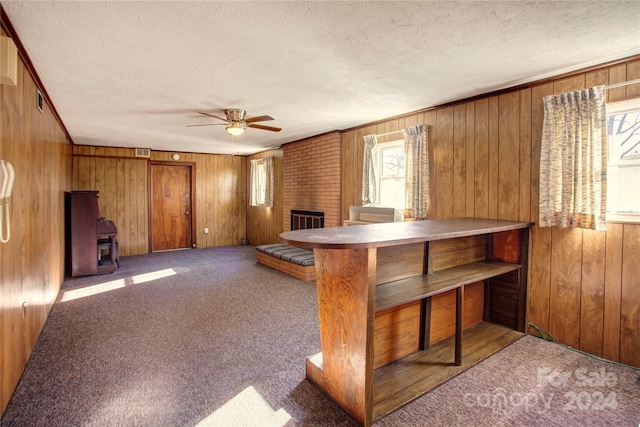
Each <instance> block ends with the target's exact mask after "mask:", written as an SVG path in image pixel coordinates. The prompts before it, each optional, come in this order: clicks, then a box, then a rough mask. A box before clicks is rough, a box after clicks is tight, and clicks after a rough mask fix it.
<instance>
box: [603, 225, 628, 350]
mask: <svg viewBox="0 0 640 427" xmlns="http://www.w3.org/2000/svg"><path fill="white" fill-rule="evenodd" d="M623 229H624V226H623V225H622V224H607V236H606V251H607V252H606V255H605V266H606V270H605V289H604V313H603V323H604V326H603V343H602V357H604V358H605V359H610V360H615V361H619V360H620V308H621V304H622V245H623V243H624V237H623Z"/></svg>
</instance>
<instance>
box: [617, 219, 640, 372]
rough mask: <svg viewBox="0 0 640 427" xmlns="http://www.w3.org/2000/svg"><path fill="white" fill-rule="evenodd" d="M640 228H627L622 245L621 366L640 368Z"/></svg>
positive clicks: (626, 226)
mask: <svg viewBox="0 0 640 427" xmlns="http://www.w3.org/2000/svg"><path fill="white" fill-rule="evenodd" d="M639 267H640V225H631V224H625V225H624V231H623V243H622V289H621V300H622V304H621V307H620V311H621V313H622V316H621V318H620V362H622V363H626V364H629V365H632V366H640V303H639V301H640V274H638V272H639V271H640V268H639Z"/></svg>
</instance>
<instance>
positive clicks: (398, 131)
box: [375, 129, 404, 137]
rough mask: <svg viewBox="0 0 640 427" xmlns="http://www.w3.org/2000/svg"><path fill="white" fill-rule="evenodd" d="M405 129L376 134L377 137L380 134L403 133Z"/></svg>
mask: <svg viewBox="0 0 640 427" xmlns="http://www.w3.org/2000/svg"><path fill="white" fill-rule="evenodd" d="M403 131H404V129H401V130H394V131H391V132H385V133H377V134H375V135H376V137H380V136H387V135H393V134H396V133H402V132H403Z"/></svg>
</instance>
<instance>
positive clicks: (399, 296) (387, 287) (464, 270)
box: [376, 260, 521, 311]
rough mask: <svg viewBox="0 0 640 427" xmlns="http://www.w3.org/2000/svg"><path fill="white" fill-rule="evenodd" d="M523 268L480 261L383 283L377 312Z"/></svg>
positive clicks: (379, 292) (377, 301)
mask: <svg viewBox="0 0 640 427" xmlns="http://www.w3.org/2000/svg"><path fill="white" fill-rule="evenodd" d="M520 267H521V265H520V264H513V263H508V262H501V261H486V260H485V261H476V262H472V263H469V264H464V265H459V266H457V267H452V268H447V269H445V270H440V271H436V272H434V273H430V274H423V275H420V276H414V277H409V278H407V279H401V280H396V281H393V282H387V283H382V284H380V285H378V286H376V311H380V310H384V309H387V308H391V307H395V306H398V305H401V304H404V303H407V302H411V301H416V300H419V299H422V298H427V297H431V296H433V295H437V294H440V293H443V292H447V291H449V290H452V289H455V288H458V287H460V286H464V285H468V284H471V283H475V282H479V281H481V280H485V279H490V278H492V277H496V276H499V275H501V274H505V273H508V272H510V271H515V270H517V269H519V268H520Z"/></svg>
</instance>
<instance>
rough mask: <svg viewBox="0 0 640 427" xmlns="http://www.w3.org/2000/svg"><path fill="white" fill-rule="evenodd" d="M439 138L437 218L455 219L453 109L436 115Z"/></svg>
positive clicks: (437, 156)
mask: <svg viewBox="0 0 640 427" xmlns="http://www.w3.org/2000/svg"><path fill="white" fill-rule="evenodd" d="M436 120H437V123H436V128H437V133H438V137H437V140H436V143H435V148H436V154H435V155H436V170H435V174H436V176H437V181H438V187H437V188H438V189H437V191H436V194H435V197H436V216H435V217H436V218H437V219H444V218H453V198H454V196H453V180H454V177H453V168H452V165H453V108H452V107H449V108H443V109H441V110H438V111H437V113H436Z"/></svg>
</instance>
